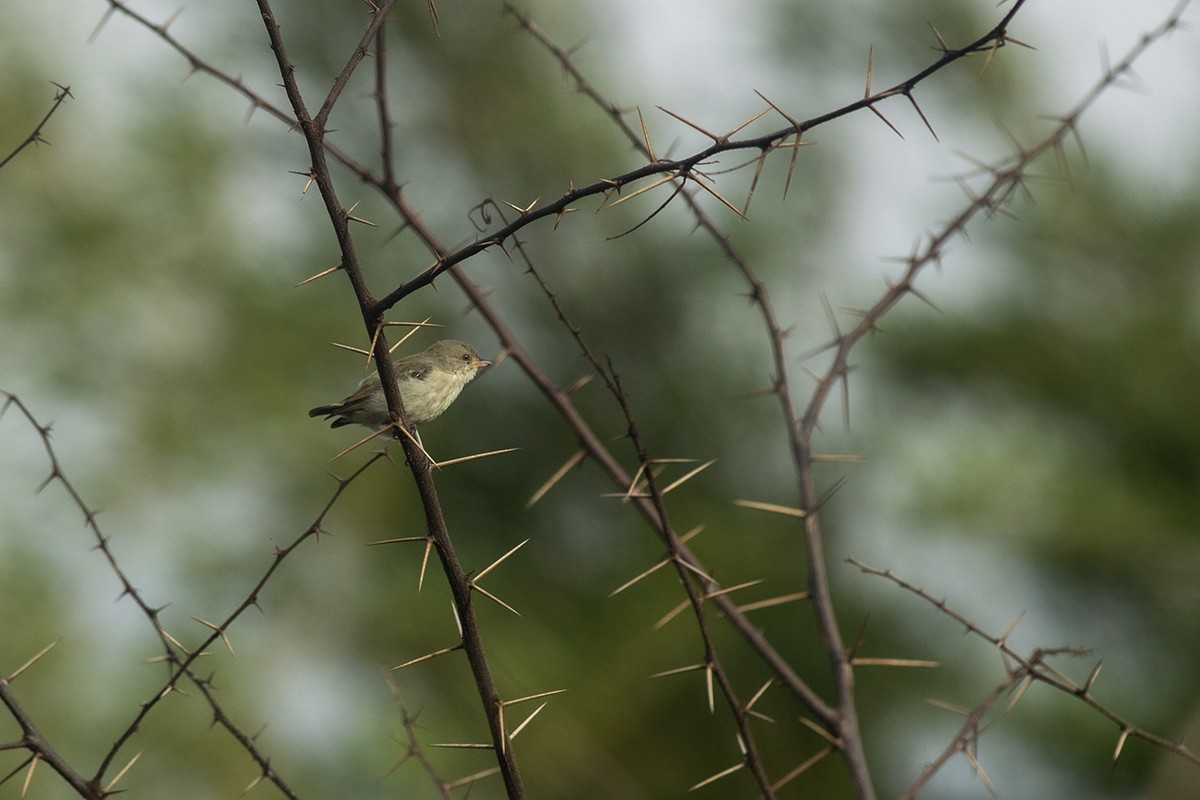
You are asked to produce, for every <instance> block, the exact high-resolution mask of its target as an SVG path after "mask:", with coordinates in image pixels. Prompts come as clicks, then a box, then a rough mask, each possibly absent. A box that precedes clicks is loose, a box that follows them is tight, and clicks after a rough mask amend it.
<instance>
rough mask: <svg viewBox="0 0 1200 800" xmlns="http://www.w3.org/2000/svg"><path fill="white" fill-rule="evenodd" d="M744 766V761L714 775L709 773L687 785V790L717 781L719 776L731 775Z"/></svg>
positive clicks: (690, 790) (694, 789) (693, 789)
mask: <svg viewBox="0 0 1200 800" xmlns="http://www.w3.org/2000/svg"><path fill="white" fill-rule="evenodd" d="M744 766H746V762H745V761H742V762H739V763H737V764H734V765H733V766H732V767H728V768H727V769H723V770H721V771H720V772H718V773H717V774H716V775H711V776H709V777H707V778H705V779H704V780H702V781H700V782H699V783H696V784H693V785H692V786H689V787H688V791H689V792H694V791H696V790H697V789H699V788H701V787H703V786H708V785H709V784H710V783H712V782H713V781H719V780H720V779H721V778H724V777H725V776H726V775H732V774H733V773H735V772H737V771H738V770H739V769H741V768H742V767H744Z"/></svg>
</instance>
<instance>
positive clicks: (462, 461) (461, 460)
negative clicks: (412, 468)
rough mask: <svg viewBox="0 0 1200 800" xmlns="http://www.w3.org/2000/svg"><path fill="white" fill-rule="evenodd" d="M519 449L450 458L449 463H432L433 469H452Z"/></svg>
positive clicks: (505, 449)
mask: <svg viewBox="0 0 1200 800" xmlns="http://www.w3.org/2000/svg"><path fill="white" fill-rule="evenodd" d="M520 449H521V448H519V447H506V448H504V449H503V450H489V451H488V452H486V453H475V454H474V455H469V456H459V457H458V458H452V459H450V460H449V461H434V462H433V465H434V466H435V467H438V468H439V469H440V468H442V467H452V466H454V465H455V464H465V463H466V462H468V461H478V460H479V459H481V458H489V457H491V456H502V455H504V454H505V453H515V452H517V451H518V450H520ZM426 455H428V453H426ZM430 461H433V459H430Z"/></svg>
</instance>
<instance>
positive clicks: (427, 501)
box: [257, 0, 524, 800]
mask: <svg viewBox="0 0 1200 800" xmlns="http://www.w3.org/2000/svg"><path fill="white" fill-rule="evenodd" d="M257 2H258V6H259V9H260V11H261V12H262V18H263V24H264V25H265V27H266V30H267V36H268V38H269V40H270V42H271V49H272V50H273V51H274V52H275V56H276V60H277V62H278V64H279V72H280V75H281V76H282V78H283V84H284V90H285V91H286V92H287V95H288V99H289V100H290V101H291V104H292V110H293V111H294V112H295V115H296V119H297V121H298V122H299V124H300V129H301V132H302V133H303V134H304V139H305V142H306V143H307V145H308V151H309V157H310V158H311V159H312V168H311V170H312V171H311V175H312V178H313V180H314V181H315V182H316V184H317V187H318V189H319V191H320V193H321V197H322V198H323V199H324V201H325V207H326V210H327V212H328V215H329V220H330V223H331V224H332V225H333V228H334V232H335V234H336V236H337V239H338V246H339V248H340V249H341V253H342V269H343V270H344V271H345V272H346V274H347V276H348V277H349V278H350V282H351V285H352V286H353V288H354V292H355V297H356V299H357V301H358V305H359V309H360V310H361V312H362V316H363V321H364V323H365V325H366V330H367V335H368V337H369V338H370V339H371V341H372V342H373V343H374V346H373V352H374V357H375V364H376V367H377V369H378V372H379V378H380V381H381V383H382V385H383V392H384V396H385V397H386V398H387V403H388V409H389V411H390V413H391V416H392V420H393V422H392V424H393V426H396V427H397V429H399V426H402V427H404V428H405V429H408V428H410V427H411V426H409V425H408V423H407V419H406V417H405V413H404V404H403V401H402V400H401V397H400V392H399V389H398V388H397V385H396V370H395V365H394V364H393V362H392V358H391V353H390V352H389V348H388V345H387V338H386V336H385V334H384V321H383V312H384V311H385V310H386V308H384V307H382V306H380V305H379V304H378V303H377V302H375V300H374V298H373V297H372V296H371V293H370V291H369V290H368V288H367V285H366V281H365V279H364V277H363V273H362V268H361V266H360V265H359V263H358V258H357V256H356V255H355V251H354V244H353V238H352V237H351V235H350V231H349V225H348V222H349V219H348V217H349V215H348V213H347V212H346V211H345V210H344V209H343V207H342V205H341V203H340V202H339V201H338V199H337V194H336V191H335V188H334V185H333V178H332V177H331V175H330V173H329V166H328V163H327V161H326V157H325V155H326V145H325V129H324V126H323V122H324V120H325V119H327V118H328V115H329V113H330V111H331V110H332V107H333V102H334V101H336V99H337V97H338V95H339V94H340V90H341V88H344V86H345V81H346V80H348V77H349V73H350V72H351V71H353V69H354V67H355V66H356V65H357V64H358V63H359V61H360V60H361V57H362V54H361V53H360V51H358V50H356V51H355V54H354V56H352V58H351V59H350V61H349V63H347V65H346V67H345V68H344V69H343V71H342V74H341V75H340V76H339V78H338V80H337V81H335V86H334V89H333V90H332V91H331V93H330V96H329V98H327V100H326V105H325V107H323V108H322V110H321V112H320V114H319V115H318V117H317V118H316V119H312V118H310V117H309V114H308V109H307V107H306V106H305V103H304V98H303V97H302V95H301V92H300V89H299V86H298V84H297V83H296V77H295V67H294V65H293V64H292V63H291V61H290V60H289V58H288V56H287V53H286V49H285V46H284V41H283V37H282V34H281V32H280V29H279V25H278V23H277V22H276V20H275V16H274V13H273V11H272V10H271V5H270V2H269V0H257ZM390 8H391V3H388V4H386V5H385V6H383V7H381V8H378V9H377V10H376V11H375V12H374V13H373V14H372V22H371V25H370V26H368V32H367V34H366V35H364V37H363V39H362V42H363V44H362V45H360V48H361V47H363V46H365V43H366V42H369V41H370V39H371V37H373V36H374V35H375V33H376V31H377V30H378V28H379V26H380V25H382V24H383V20H384V18H385V17H386V15H387V11H388V10H389V9H390ZM401 445H402V447H403V448H404V453H405V456H406V457H407V460H408V464H409V466H410V469H411V471H412V475H413V480H414V481H415V483H416V486H417V491H418V493H419V494H420V497H421V504H422V507H423V510H424V514H425V522H426V526H427V530H428V534H429V536H430V537H431V538H432V539H433V541H434V544H435V545H436V547H437V551H438V557H439V559H440V560H441V563H442V568H443V571H444V572H445V574H446V580H447V582H448V583H449V585H450V590H451V593H452V595H453V597H454V606H455V610H456V612H457V616H458V621H459V625H460V627H461V630H462V642H463V650H464V651H465V652H466V655H467V660H468V661H469V662H470V665H471V673H472V675H473V677H474V679H475V686H476V689H477V691H478V692H479V697H480V701H481V703H482V705H483V710H484V714H485V716H486V718H487V722H488V728H489V731H490V734H491V739H492V747H493V749H494V750H495V755H496V759H497V762H498V763H499V766H500V772H501V776H502V777H503V779H504V784H505V788H506V789H507V791H508V795H509V797H510V798H513V800H516V799H517V798H522V797H524V787H523V783H522V780H521V774H520V771H519V770H518V768H517V763H516V759H515V757H514V755H513V748H512V746H511V742H510V741H509V736H508V733H507V731H505V729H504V720H503V717H502V714H501V708H502V706H501V699H500V694H499V692H498V691H497V689H496V686H495V681H494V680H493V678H492V674H491V669H490V667H489V666H488V661H487V655H486V653H485V651H484V646H483V638H482V634H481V632H480V629H479V623H478V620H477V618H476V616H475V608H474V602H473V592H472V591H471V582H470V580H469V578H468V576H467V574H466V572H465V571H464V570H463V568H462V565H461V564H460V563H459V560H458V554H457V552H456V550H455V548H454V543H453V541H452V540H451V538H450V531H449V529H448V528H447V526H446V519H445V515H444V514H443V512H442V508H441V501H440V500H439V498H438V494H437V488H436V486H435V485H434V481H433V472H432V469H431V466H430V463H429V460H428V459H427V458H426V457H425V454H424V453H423V452H422V451H421V448H420V447H419V446H418V445H417V443H416V442H415V441H413V440H412V439H411V437H403V438H401Z"/></svg>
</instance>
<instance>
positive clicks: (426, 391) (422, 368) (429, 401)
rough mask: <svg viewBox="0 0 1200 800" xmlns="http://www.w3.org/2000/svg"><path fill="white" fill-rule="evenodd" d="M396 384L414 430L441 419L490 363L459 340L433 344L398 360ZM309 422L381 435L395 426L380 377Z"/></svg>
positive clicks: (373, 377) (369, 379) (375, 375)
mask: <svg viewBox="0 0 1200 800" xmlns="http://www.w3.org/2000/svg"><path fill="white" fill-rule="evenodd" d="M394 363H395V365H396V385H397V386H398V387H399V389H400V399H401V400H402V401H403V403H404V413H405V416H407V417H408V423H409V425H410V426H412V427H413V428H415V427H416V426H418V425H423V424H425V423H426V422H429V421H431V420H434V419H436V418H437V417H439V416H441V414H442V412H444V411H445V410H446V409H447V408H449V407H450V404H451V403H453V402H454V400H455V399H456V398H457V397H458V395H459V393H460V392H462V390H463V387H465V386H466V385H467V384H468V383H470V382H471V380H472V379H474V377H475V376H476V375H477V374H478V373H479V371H480V370H481V369H483V368H484V367H487V366H489V365H490V364H491V363H492V362H490V361H486V360H484V359H482V358H480V357H479V353H478V352H476V351H475V348H474V347H471V345H469V344H467V343H466V342H460V341H458V340H456V339H443V340H442V341H440V342H434V343H433V344H431V345H430V346H429V347H428V348H426V349H425V350H424V351H422V352H420V353H414V354H413V355H411V356H405V357H403V358H398V359H396V360H395V362H394ZM308 415H309V416H310V417H321V416H323V417H325V419H332V420H333V422H332V423H331V425H330V427H332V428H340V427H342V426H343V425H364V426H366V427H368V428H371V429H373V430H378V429H379V428H383V427H385V426H387V425H390V424H391V422H392V418H391V416H390V415H389V414H388V407H387V399H386V398H385V397H384V396H383V385H382V384H381V383H380V380H379V373H378V372H373V373H371V374H370V375H368V376H367V377H366V378H363V380H362V382H361V383H359V384H358V388H357V389H355V390H354V391H353V392H352V393H351V394H350V395H348V396H347V397H346V398H345V399H343V400H341V401H339V402H337V403H330V404H329V405H325V406H317V407H316V408H314V409H312V410H311V411H309V412H308Z"/></svg>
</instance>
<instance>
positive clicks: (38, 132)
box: [0, 83, 71, 169]
mask: <svg viewBox="0 0 1200 800" xmlns="http://www.w3.org/2000/svg"><path fill="white" fill-rule="evenodd" d="M54 85H55V86H57V87H58V91H57V92H55V93H54V102H53V103H52V104H51V105H50V110H49V111H47V112H46V115H45V116H44V117H42V119H41V121H40V122H39V123H38V124H37V125H35V126H34V128H33V131H32V132H31V133H30V134H29V135H28V136H26V137H25V140H24V141H22V142H21V143H20V144H19V145H17V147H16V149H15V150H13V151H12V152H11V153H9V154H8V155H7V156H5V157H4V158H3V159H0V169H4V166H5V165H6V164H8V162H10V161H12V160H13V159H14V158H16V157H17V153H20V152H21V151H22V150H24V149H25V148H26V147H29V146H30V145H32V144H39V143H42V142H45V141H46V140H45V139H43V138H42V129H43V128H45V127H46V123H47V122H49V121H50V118H51V117H52V116H54V112H55V111H58V107H59V106H61V105H62V104H63V101H64V100H66V99H67V98H68V97H70V96H71V87H70V86H62V85H61V84H57V83H56V84H54Z"/></svg>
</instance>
